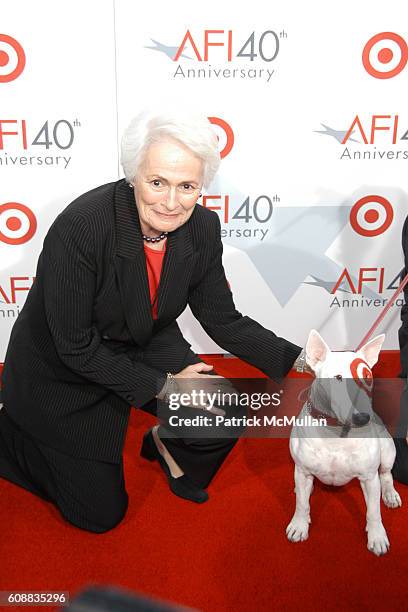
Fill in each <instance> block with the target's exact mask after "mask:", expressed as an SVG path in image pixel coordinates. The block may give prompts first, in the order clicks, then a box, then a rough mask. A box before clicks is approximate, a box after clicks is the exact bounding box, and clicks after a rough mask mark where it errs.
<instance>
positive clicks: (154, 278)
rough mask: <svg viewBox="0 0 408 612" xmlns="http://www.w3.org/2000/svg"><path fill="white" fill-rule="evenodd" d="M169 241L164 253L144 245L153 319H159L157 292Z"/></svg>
mask: <svg viewBox="0 0 408 612" xmlns="http://www.w3.org/2000/svg"><path fill="white" fill-rule="evenodd" d="M166 244H167V240H166V242H165V243H164V248H163V250H162V251H156V250H155V249H152V248H151V247H148V246H147V244H146V243H144V244H143V246H144V252H145V256H146V267H147V277H148V279H149V291H150V303H151V304H152V316H153V319H157V290H158V288H159V283H160V275H161V271H162V267H163V259H164V254H165V252H166Z"/></svg>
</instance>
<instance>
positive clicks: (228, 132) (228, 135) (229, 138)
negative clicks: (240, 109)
mask: <svg viewBox="0 0 408 612" xmlns="http://www.w3.org/2000/svg"><path fill="white" fill-rule="evenodd" d="M208 119H209V120H210V123H212V124H213V125H217V126H218V127H220V128H221V130H222V131H223V134H222V138H224V140H225V139H226V142H225V144H224V147H223V149H222V151H220V155H221V159H223V158H224V157H227V155H228V154H229V153H230V152H231V149H232V147H233V146H234V132H233V131H232V127H231V126H230V125H229V123H227V122H226V121H224V119H220V118H219V117H208ZM222 138H221V139H220V138H218V140H221V142H222Z"/></svg>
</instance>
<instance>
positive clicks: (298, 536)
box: [286, 465, 313, 542]
mask: <svg viewBox="0 0 408 612" xmlns="http://www.w3.org/2000/svg"><path fill="white" fill-rule="evenodd" d="M312 490H313V476H312V474H306V473H305V472H303V470H302V469H301V468H300V467H299V466H298V465H295V493H296V510H295V514H294V515H293V517H292V520H291V521H290V523H289V525H288V526H287V528H286V535H287V536H288V540H290V541H291V542H301V541H303V540H307V537H308V535H309V523H310V504H309V500H310V494H311V492H312Z"/></svg>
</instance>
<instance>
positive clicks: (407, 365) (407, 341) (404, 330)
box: [398, 217, 408, 378]
mask: <svg viewBox="0 0 408 612" xmlns="http://www.w3.org/2000/svg"><path fill="white" fill-rule="evenodd" d="M402 249H403V251H404V260H405V261H404V268H403V270H402V272H401V281H402V280H403V279H404V278H405V275H406V274H408V217H407V218H406V219H405V223H404V227H403V228H402ZM401 322H402V324H401V327H400V329H399V332H398V337H399V345H400V351H401V352H400V356H401V372H400V376H401V377H402V378H406V377H407V376H408V285H405V289H404V304H403V306H402V309H401Z"/></svg>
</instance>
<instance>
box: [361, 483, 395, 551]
mask: <svg viewBox="0 0 408 612" xmlns="http://www.w3.org/2000/svg"><path fill="white" fill-rule="evenodd" d="M360 484H361V488H362V489H363V493H364V498H365V501H366V504H367V524H366V531H367V548H368V550H370V551H371V552H373V553H374V554H375V555H384V554H385V553H386V552H388V549H389V547H390V543H389V541H388V537H387V532H386V531H385V529H384V525H383V524H382V520H381V508H380V499H381V484H380V478H379V475H378V472H377V473H376V475H375V476H374V478H371V479H369V480H360Z"/></svg>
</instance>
